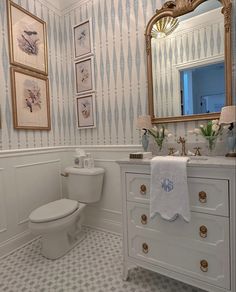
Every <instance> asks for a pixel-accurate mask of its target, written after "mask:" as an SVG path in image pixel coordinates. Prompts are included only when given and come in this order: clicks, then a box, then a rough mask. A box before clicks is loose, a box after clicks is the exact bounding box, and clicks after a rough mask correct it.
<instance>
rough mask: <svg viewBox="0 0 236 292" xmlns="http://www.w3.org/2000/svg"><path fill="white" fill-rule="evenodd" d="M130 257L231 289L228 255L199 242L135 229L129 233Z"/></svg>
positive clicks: (222, 248)
mask: <svg viewBox="0 0 236 292" xmlns="http://www.w3.org/2000/svg"><path fill="white" fill-rule="evenodd" d="M128 256H129V257H132V258H135V259H136V260H139V261H140V263H144V262H146V263H149V264H152V265H155V266H156V270H157V272H158V266H159V267H162V268H165V269H168V270H171V271H175V272H178V273H180V274H184V275H185V276H186V275H188V276H190V277H192V278H195V279H197V280H201V281H204V282H207V283H209V284H213V285H215V286H218V287H221V288H226V289H229V288H230V268H229V251H228V249H227V250H226V249H224V247H222V246H221V244H220V243H219V246H218V245H217V246H206V245H203V244H198V243H196V242H191V243H190V242H189V241H188V240H187V241H186V242H185V243H183V242H181V243H180V242H179V241H178V240H175V238H173V237H169V236H168V235H165V234H164V233H160V234H159V235H157V234H152V233H150V232H145V231H143V229H139V228H135V229H132V230H129V232H128Z"/></svg>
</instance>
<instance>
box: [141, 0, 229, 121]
mask: <svg viewBox="0 0 236 292" xmlns="http://www.w3.org/2000/svg"><path fill="white" fill-rule="evenodd" d="M206 1H207V0H175V1H167V2H165V3H164V5H163V6H162V8H161V9H159V10H156V14H155V15H154V16H153V17H152V18H151V19H150V20H149V22H148V24H147V27H146V31H145V38H146V52H147V79H148V113H149V115H150V116H151V118H152V123H156V124H157V123H171V122H182V121H194V120H206V119H216V118H219V115H220V113H209V114H194V115H189V116H176V117H174V116H172V117H162V118H157V117H155V115H154V101H153V76H152V50H151V39H152V35H151V33H152V28H153V25H154V24H155V23H156V22H157V21H158V20H159V19H161V18H162V17H165V16H171V17H178V16H181V15H184V14H187V13H189V12H192V11H194V10H195V9H196V8H197V7H198V6H199V5H200V4H202V3H203V2H206ZM218 1H219V2H221V4H222V6H223V8H222V11H221V12H222V13H223V15H224V28H225V29H224V33H225V36H224V44H225V48H224V53H225V54H224V57H225V89H226V105H231V104H232V43H231V11H232V3H231V0H218Z"/></svg>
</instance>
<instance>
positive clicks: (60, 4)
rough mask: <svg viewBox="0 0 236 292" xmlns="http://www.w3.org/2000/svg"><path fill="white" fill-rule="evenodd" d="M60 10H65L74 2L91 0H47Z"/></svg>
mask: <svg viewBox="0 0 236 292" xmlns="http://www.w3.org/2000/svg"><path fill="white" fill-rule="evenodd" d="M45 1H46V2H48V3H50V4H51V5H52V6H54V7H55V8H56V9H58V10H64V9H66V8H68V7H70V6H72V5H74V4H76V3H77V4H78V3H83V2H88V1H89V0H66V1H65V0H45Z"/></svg>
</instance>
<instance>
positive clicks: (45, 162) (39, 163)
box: [14, 159, 61, 168]
mask: <svg viewBox="0 0 236 292" xmlns="http://www.w3.org/2000/svg"><path fill="white" fill-rule="evenodd" d="M56 162H61V160H60V159H55V160H48V161H40V162H35V163H28V164H21V165H15V166H14V168H24V167H30V166H35V165H42V164H50V163H56Z"/></svg>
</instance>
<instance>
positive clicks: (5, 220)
mask: <svg viewBox="0 0 236 292" xmlns="http://www.w3.org/2000/svg"><path fill="white" fill-rule="evenodd" d="M4 170H5V168H0V172H2V171H4ZM2 179H3V178H2V175H1V176H0V182H1V185H0V186H1V187H2V185H3V183H2V181H1V180H2ZM2 193H3V195H4V193H5V192H4V190H3V188H2ZM0 200H3V201H1V206H3V204H5V203H6V202H5V198H3V196H1V197H0ZM5 210H6V206H5V208H4V206H3V207H1V208H0V211H2V212H3V214H2V218H0V219H2V224H1V225H2V229H0V233H3V232H5V231H7V217H6V211H5Z"/></svg>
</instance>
